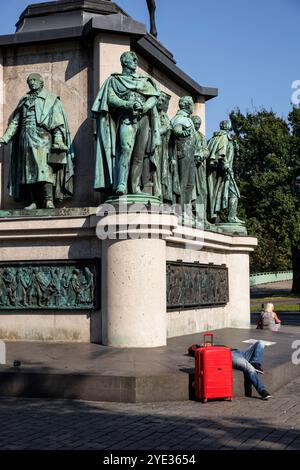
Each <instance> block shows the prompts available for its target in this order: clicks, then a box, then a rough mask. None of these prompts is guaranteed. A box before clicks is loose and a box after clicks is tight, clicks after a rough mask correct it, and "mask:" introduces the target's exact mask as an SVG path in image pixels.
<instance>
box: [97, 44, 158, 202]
mask: <svg viewBox="0 0 300 470" xmlns="http://www.w3.org/2000/svg"><path fill="white" fill-rule="evenodd" d="M120 60H121V64H122V73H114V74H112V75H111V76H110V77H109V78H108V79H107V80H106V81H105V82H104V84H103V85H102V87H101V89H100V91H99V93H98V96H97V98H96V100H95V103H94V105H93V108H92V117H94V118H95V119H97V154H96V171H95V185H94V188H95V190H96V191H97V190H98V191H99V190H107V191H108V192H111V193H115V194H116V195H117V196H122V195H124V194H126V193H128V192H129V193H133V194H138V193H142V190H143V187H144V186H145V185H146V184H147V182H148V180H149V175H148V176H145V159H146V158H148V159H149V158H150V157H152V156H153V155H154V153H155V150H156V147H157V146H159V145H160V143H161V139H160V130H159V125H160V124H159V114H158V111H157V107H156V105H157V100H158V98H159V95H160V91H159V89H158V88H157V86H156V84H155V82H154V81H153V80H152V78H151V77H148V76H146V75H141V74H138V73H137V72H136V69H137V65H138V59H137V55H136V54H135V53H134V52H131V51H128V52H125V53H123V54H122V56H121V58H120ZM142 176H143V178H142ZM145 180H147V181H145Z"/></svg>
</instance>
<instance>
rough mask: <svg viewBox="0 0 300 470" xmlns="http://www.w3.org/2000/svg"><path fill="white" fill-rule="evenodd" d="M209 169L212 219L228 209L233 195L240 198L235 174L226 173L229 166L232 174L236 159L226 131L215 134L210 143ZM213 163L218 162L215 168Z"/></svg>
mask: <svg viewBox="0 0 300 470" xmlns="http://www.w3.org/2000/svg"><path fill="white" fill-rule="evenodd" d="M208 149H209V164H210V165H209V168H208V176H207V184H208V203H209V207H208V211H209V213H208V215H209V218H210V219H214V218H216V217H217V215H218V213H219V212H220V211H221V210H223V209H227V208H228V199H229V197H230V196H231V195H232V196H234V197H237V198H239V197H240V193H239V190H238V188H237V185H236V182H235V180H234V177H233V174H231V176H230V174H229V173H227V172H226V171H225V168H224V165H228V167H229V169H230V170H231V172H232V168H233V159H234V145H233V142H232V139H231V138H230V136H228V134H227V132H226V131H223V130H221V131H219V132H215V134H214V135H213V137H212V138H211V139H210V140H209V142H208ZM212 162H216V163H217V165H216V166H215V167H214V166H213V165H211V163H212Z"/></svg>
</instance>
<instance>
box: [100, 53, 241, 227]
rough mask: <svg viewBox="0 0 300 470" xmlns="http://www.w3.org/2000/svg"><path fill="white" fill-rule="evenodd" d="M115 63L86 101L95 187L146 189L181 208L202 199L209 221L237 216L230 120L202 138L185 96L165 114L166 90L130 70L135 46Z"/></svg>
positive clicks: (144, 191) (111, 191) (134, 64)
mask: <svg viewBox="0 0 300 470" xmlns="http://www.w3.org/2000/svg"><path fill="white" fill-rule="evenodd" d="M121 65H122V73H119V74H112V75H111V76H110V77H109V78H108V79H107V80H106V81H105V83H104V84H103V86H102V87H101V89H100V91H99V93H98V96H97V98H96V100H95V103H94V105H93V109H92V116H93V117H94V118H95V119H96V120H97V156H96V176H95V190H100V191H105V192H106V193H107V194H109V195H114V196H116V197H118V196H123V195H126V194H149V195H151V196H155V197H157V198H159V199H160V201H161V202H163V203H169V204H178V205H179V206H180V207H181V208H182V210H184V208H185V207H186V206H188V205H190V206H193V207H194V208H195V207H196V206H197V205H198V206H199V205H202V207H203V208H204V209H203V218H204V221H205V223H206V225H207V226H208V225H209V223H208V222H207V219H208V220H209V222H215V221H216V219H217V217H218V216H219V214H220V212H221V211H222V210H223V209H228V211H229V216H228V222H230V223H241V221H240V220H239V219H238V218H237V214H236V212H237V204H238V198H239V197H240V194H239V190H238V188H237V184H236V182H235V179H234V175H233V160H234V155H235V151H236V147H235V145H234V143H233V141H232V138H231V136H230V130H231V123H230V121H224V122H222V123H221V126H220V131H219V132H217V133H215V135H214V136H213V138H212V139H211V140H210V141H209V142H208V143H207V142H206V139H205V137H204V135H203V134H202V133H201V132H200V127H201V118H200V117H199V116H193V112H194V101H193V99H192V97H191V96H183V97H182V98H180V100H179V110H178V112H177V114H176V115H175V116H174V117H173V119H171V120H170V119H169V117H168V114H167V111H168V105H169V100H170V97H169V96H168V95H166V94H165V93H163V92H161V91H160V90H159V89H158V87H157V85H156V84H155V82H154V81H153V80H152V78H150V77H148V76H145V75H141V74H139V73H137V71H136V70H137V66H138V59H137V56H136V54H135V53H134V52H125V53H124V54H122V56H121Z"/></svg>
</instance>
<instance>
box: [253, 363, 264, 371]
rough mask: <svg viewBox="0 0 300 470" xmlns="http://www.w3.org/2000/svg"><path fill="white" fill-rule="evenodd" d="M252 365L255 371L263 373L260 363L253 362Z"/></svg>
mask: <svg viewBox="0 0 300 470" xmlns="http://www.w3.org/2000/svg"><path fill="white" fill-rule="evenodd" d="M252 365H253V367H254V369H255V370H256V372H257V373H258V374H263V373H264V371H263V370H262V368H261V365H260V364H258V362H253V364H252Z"/></svg>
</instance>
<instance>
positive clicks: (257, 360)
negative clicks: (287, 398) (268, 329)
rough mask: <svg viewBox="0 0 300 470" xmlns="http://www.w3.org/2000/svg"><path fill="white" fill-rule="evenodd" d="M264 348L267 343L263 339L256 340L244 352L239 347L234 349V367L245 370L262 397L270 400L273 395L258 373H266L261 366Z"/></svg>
mask: <svg viewBox="0 0 300 470" xmlns="http://www.w3.org/2000/svg"><path fill="white" fill-rule="evenodd" d="M264 348H265V344H264V342H263V341H256V343H254V344H253V345H252V346H250V348H248V349H247V350H246V351H243V352H242V351H240V350H239V349H232V350H231V352H232V367H233V369H237V370H241V371H242V372H244V374H245V376H246V379H248V380H250V382H251V384H252V385H253V386H254V388H255V389H256V390H257V392H258V393H259V395H260V396H261V398H262V399H263V400H268V399H269V398H270V397H271V395H270V393H269V392H267V390H266V388H265V386H264V384H263V383H262V382H261V381H260V379H259V377H258V374H263V373H264V372H263V370H262V367H261V366H262V363H263V359H264Z"/></svg>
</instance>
